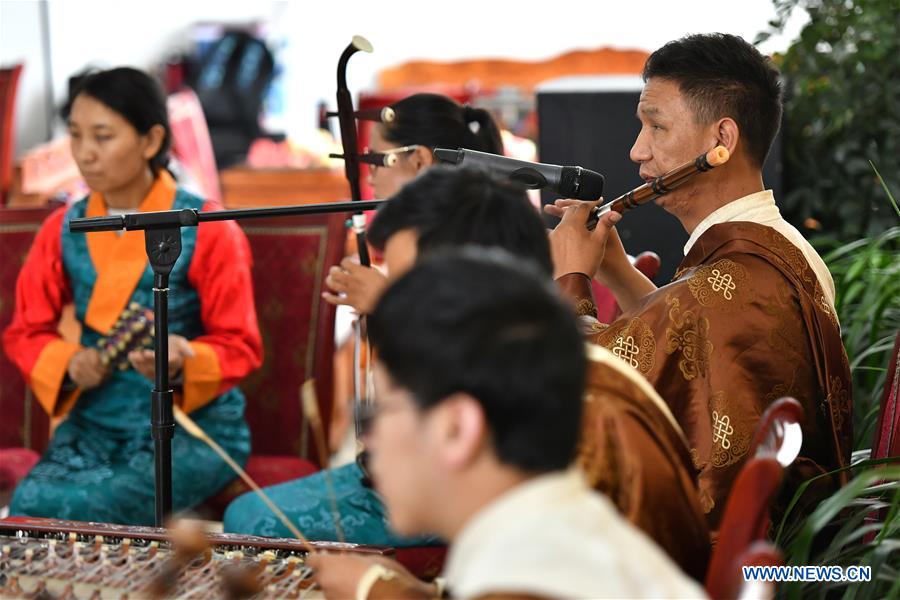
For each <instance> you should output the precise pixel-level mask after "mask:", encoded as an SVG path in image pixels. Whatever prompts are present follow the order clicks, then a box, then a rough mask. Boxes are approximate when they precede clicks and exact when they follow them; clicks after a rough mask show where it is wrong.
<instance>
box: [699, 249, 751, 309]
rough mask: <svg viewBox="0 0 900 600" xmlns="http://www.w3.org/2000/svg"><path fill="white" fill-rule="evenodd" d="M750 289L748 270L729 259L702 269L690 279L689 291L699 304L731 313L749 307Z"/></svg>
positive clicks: (718, 261)
mask: <svg viewBox="0 0 900 600" xmlns="http://www.w3.org/2000/svg"><path fill="white" fill-rule="evenodd" d="M748 288H749V286H748V276H747V269H745V268H744V266H743V265H741V264H738V263H736V262H734V261H733V260H731V259H728V258H723V259H721V260H717V261H716V262H714V263H712V264H710V265H706V266H703V267H700V268H699V269H697V270H696V271H695V272H694V273H693V275H691V277H690V279H688V289H690V290H691V294H692V295H693V296H694V298H696V299H697V302H699V303H700V304H701V305H703V306H706V307H708V308H714V309H717V310H723V311H729V312H730V311H737V310H741V309H743V308H744V307H745V306H746V305H747V303H748V302H749V299H750V298H749V293H748V292H749V289H748Z"/></svg>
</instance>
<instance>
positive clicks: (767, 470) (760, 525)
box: [706, 397, 803, 599]
mask: <svg viewBox="0 0 900 600" xmlns="http://www.w3.org/2000/svg"><path fill="white" fill-rule="evenodd" d="M802 420H803V407H802V406H801V405H800V403H799V402H797V401H796V400H794V399H793V398H787V397H785V398H781V399H780V400H776V401H775V402H774V403H773V404H772V405H771V406H769V408H767V409H766V412H764V413H763V415H762V418H760V421H759V425H757V428H756V434H755V436H754V438H753V445H752V446H751V458H750V459H749V460H748V461H747V462H746V463H745V464H744V466H743V468H742V469H741V471H740V473H738V476H737V478H736V479H735V482H734V485H733V486H732V488H731V493H730V494H729V495H728V501H727V503H726V504H725V513H724V516H723V517H722V523H721V525H720V527H719V537H718V541H717V543H716V546H715V548H714V549H713V554H712V559H711V560H710V563H709V570H708V572H707V575H706V592H707V593H708V594H709V596H710V597H711V598H714V599H715V598H735V597H737V596H738V594H739V592H740V591H741V588H742V586H743V585H744V581H743V574H742V572H741V567H742V566H750V565H751V564H752V565H755V564H759V562H749V563H748V562H746V561H751V560H752V561H759V560H762V559H761V558H760V557H767V558H766V559H765V560H766V561H768V562H765V563H763V564H766V565H769V564H779V561H780V556H779V555H778V553H777V550H776V549H775V548H774V547H771V546H768V547H765V546H762V547H761V546H759V545H757V546H756V548H757V549H760V548H764V549H765V552H764V553H762V554H754V553H753V552H750V551H751V548H753V545H754V544H755V543H757V542H762V543H767V542H766V534H767V531H768V529H769V525H770V522H769V508H770V504H771V501H772V499H773V498H774V497H775V494H776V493H777V492H778V488H779V486H780V485H781V478H782V476H783V474H784V470H785V468H787V467H788V466H789V465H790V464H791V463H793V462H794V459H796V458H797V455H798V454H799V452H800V446H801V445H802V444H803V433H802V431H801V429H800V422H801V421H802ZM754 557H755V558H754Z"/></svg>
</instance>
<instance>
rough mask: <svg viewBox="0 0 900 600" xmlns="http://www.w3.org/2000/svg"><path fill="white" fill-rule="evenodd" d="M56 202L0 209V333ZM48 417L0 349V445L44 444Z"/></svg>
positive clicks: (38, 447)
mask: <svg viewBox="0 0 900 600" xmlns="http://www.w3.org/2000/svg"><path fill="white" fill-rule="evenodd" d="M57 206H58V205H54V206H52V207H47V208H0V333H2V331H3V330H5V329H6V327H7V326H8V325H9V323H10V321H12V315H13V310H14V308H15V304H16V280H17V279H18V277H19V270H20V269H21V267H22V264H23V263H24V262H25V257H26V256H27V255H28V250H29V248H31V242H32V241H33V240H34V236H35V234H37V231H38V229H40V227H41V223H43V222H44V219H45V218H46V217H47V216H48V215H49V214H50V213H51V212H53V210H54V209H55V208H56V207H57ZM49 428H50V424H49V419H48V417H47V413H45V412H44V409H43V408H41V406H40V405H39V404H38V403H37V401H36V400H35V399H34V397H33V396H32V394H31V392H30V390H29V389H28V388H27V386H26V385H25V380H24V379H23V377H22V374H21V373H20V372H19V369H17V368H16V366H15V365H14V364H13V363H12V362H11V361H10V360H9V357H8V356H6V353H5V352H2V351H0V448H26V449H31V450H35V451H36V452H42V451H43V450H44V448H46V447H47V441H48V439H49V431H50V429H49Z"/></svg>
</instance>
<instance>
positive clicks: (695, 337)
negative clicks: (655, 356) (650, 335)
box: [666, 294, 713, 381]
mask: <svg viewBox="0 0 900 600" xmlns="http://www.w3.org/2000/svg"><path fill="white" fill-rule="evenodd" d="M666 306H668V307H669V320H670V321H671V322H672V324H673V325H674V326H675V328H674V329H673V328H671V327H668V328H666V354H672V353H674V352H677V351H681V359H680V360H679V361H678V368H679V369H681V373H682V375H684V378H685V379H686V380H688V381H690V380H691V379H694V378H695V377H697V376H698V375H701V376H703V377H705V376H706V372H707V369H708V367H709V356H710V354H712V351H713V345H712V342H710V341H709V319H707V318H706V317H703V316H700V317H698V316H697V315H696V314H695V313H694V312H693V311H690V310H685V311H683V312H682V310H681V300H679V299H678V298H677V297H673V296H672V295H671V294H666Z"/></svg>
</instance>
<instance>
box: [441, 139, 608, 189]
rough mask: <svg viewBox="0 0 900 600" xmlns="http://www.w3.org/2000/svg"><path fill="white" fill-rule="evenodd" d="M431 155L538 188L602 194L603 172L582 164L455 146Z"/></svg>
mask: <svg viewBox="0 0 900 600" xmlns="http://www.w3.org/2000/svg"><path fill="white" fill-rule="evenodd" d="M434 157H435V158H436V159H438V160H439V161H441V162H446V163H450V164H453V165H459V166H461V167H465V166H476V167H481V168H484V169H487V170H488V171H491V172H493V173H495V174H497V175H504V176H507V177H509V178H510V179H512V180H513V181H516V182H518V183H521V184H524V185H525V187H526V188H528V189H531V190H537V189H541V188H550V189H552V190H554V191H556V192H558V193H559V194H560V195H561V196H563V197H565V198H573V199H575V200H596V199H597V198H599V197H600V196H601V195H602V194H603V175H601V174H600V173H597V172H596V171H591V170H589V169H583V168H581V167H560V166H557V165H545V164H542V163H534V162H528V161H526V160H516V159H514V158H507V157H505V156H500V155H498V154H488V153H487V152H477V151H475V150H466V149H465V148H458V149H456V150H450V149H449V148H435V149H434Z"/></svg>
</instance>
